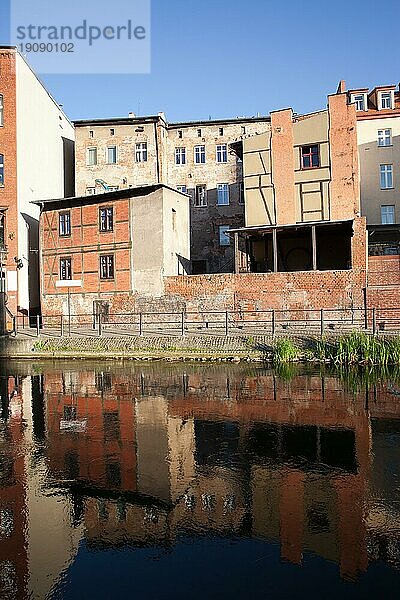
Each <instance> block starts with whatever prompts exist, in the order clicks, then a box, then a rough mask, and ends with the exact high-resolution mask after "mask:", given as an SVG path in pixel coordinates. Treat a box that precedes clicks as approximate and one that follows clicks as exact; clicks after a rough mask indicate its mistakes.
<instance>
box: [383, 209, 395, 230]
mask: <svg viewBox="0 0 400 600" xmlns="http://www.w3.org/2000/svg"><path fill="white" fill-rule="evenodd" d="M381 221H382V225H393V224H394V222H395V221H394V205H393V204H392V205H387V206H381Z"/></svg>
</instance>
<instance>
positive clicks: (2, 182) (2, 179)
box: [0, 154, 4, 185]
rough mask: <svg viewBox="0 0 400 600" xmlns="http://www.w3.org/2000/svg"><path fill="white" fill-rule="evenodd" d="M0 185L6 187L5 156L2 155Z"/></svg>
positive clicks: (0, 156)
mask: <svg viewBox="0 0 400 600" xmlns="http://www.w3.org/2000/svg"><path fill="white" fill-rule="evenodd" d="M0 185H4V154H0Z"/></svg>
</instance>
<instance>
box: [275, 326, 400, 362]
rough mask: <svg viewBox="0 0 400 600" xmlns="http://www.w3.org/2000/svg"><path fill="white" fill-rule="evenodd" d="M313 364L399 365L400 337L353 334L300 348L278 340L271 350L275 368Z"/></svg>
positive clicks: (325, 339)
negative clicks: (301, 363)
mask: <svg viewBox="0 0 400 600" xmlns="http://www.w3.org/2000/svg"><path fill="white" fill-rule="evenodd" d="M298 360H303V361H307V360H313V361H319V362H324V363H330V364H333V365H337V366H339V365H383V366H384V365H397V364H400V337H376V336H373V335H368V334H366V333H362V332H352V333H349V334H348V335H343V336H340V337H338V338H321V339H315V340H314V341H313V342H312V343H311V344H310V345H309V347H308V348H306V349H304V348H301V347H300V346H298V345H297V344H296V342H295V341H294V340H291V339H280V340H277V341H276V342H275V343H274V345H273V347H272V362H273V364H274V365H278V364H285V363H290V362H295V361H298Z"/></svg>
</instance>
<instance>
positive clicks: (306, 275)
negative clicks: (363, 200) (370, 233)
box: [165, 218, 366, 310]
mask: <svg viewBox="0 0 400 600" xmlns="http://www.w3.org/2000/svg"><path fill="white" fill-rule="evenodd" d="M352 257H353V268H352V269H351V270H349V271H300V272H292V273H246V274H240V275H231V274H225V275H222V274H221V275H197V276H190V277H166V278H165V293H166V295H167V296H170V297H173V298H175V299H177V300H180V301H183V302H184V303H185V305H186V307H187V310H268V309H277V310H293V309H307V308H308V309H321V308H326V309H328V308H351V307H356V308H361V307H363V304H364V297H363V294H364V292H363V290H364V288H365V286H366V235H365V219H363V218H356V219H355V221H354V236H353V239H352Z"/></svg>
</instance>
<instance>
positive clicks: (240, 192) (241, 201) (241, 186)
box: [239, 181, 244, 204]
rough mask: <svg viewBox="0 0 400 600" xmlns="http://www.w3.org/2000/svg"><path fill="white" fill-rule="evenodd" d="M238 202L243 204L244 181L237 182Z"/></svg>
mask: <svg viewBox="0 0 400 600" xmlns="http://www.w3.org/2000/svg"><path fill="white" fill-rule="evenodd" d="M239 204H244V182H243V181H241V182H240V183H239Z"/></svg>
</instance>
